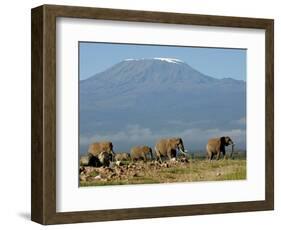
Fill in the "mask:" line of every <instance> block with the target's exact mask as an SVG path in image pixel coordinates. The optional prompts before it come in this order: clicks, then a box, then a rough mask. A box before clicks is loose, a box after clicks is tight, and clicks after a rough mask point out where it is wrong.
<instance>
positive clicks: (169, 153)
mask: <svg viewBox="0 0 281 230" xmlns="http://www.w3.org/2000/svg"><path fill="white" fill-rule="evenodd" d="M167 156H168V158H169V160H171V158H172V151H171V150H170V151H168V152H167Z"/></svg>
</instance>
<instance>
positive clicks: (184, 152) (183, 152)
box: [180, 149, 188, 156]
mask: <svg viewBox="0 0 281 230" xmlns="http://www.w3.org/2000/svg"><path fill="white" fill-rule="evenodd" d="M180 152H181V153H182V154H184V155H185V156H187V154H188V152H187V150H185V151H183V150H182V149H180Z"/></svg>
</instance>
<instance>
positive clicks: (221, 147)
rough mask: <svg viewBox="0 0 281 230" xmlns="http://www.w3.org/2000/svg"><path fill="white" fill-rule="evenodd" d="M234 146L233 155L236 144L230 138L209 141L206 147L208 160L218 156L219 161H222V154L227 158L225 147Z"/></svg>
mask: <svg viewBox="0 0 281 230" xmlns="http://www.w3.org/2000/svg"><path fill="white" fill-rule="evenodd" d="M229 145H232V153H231V156H232V154H233V148H234V142H233V141H232V140H231V138H230V137H228V136H224V137H220V138H212V139H209V140H208V143H207V145H206V151H207V159H209V160H210V161H211V160H212V159H213V157H214V156H215V155H216V156H217V160H219V159H220V154H221V153H222V154H223V156H224V158H225V146H229Z"/></svg>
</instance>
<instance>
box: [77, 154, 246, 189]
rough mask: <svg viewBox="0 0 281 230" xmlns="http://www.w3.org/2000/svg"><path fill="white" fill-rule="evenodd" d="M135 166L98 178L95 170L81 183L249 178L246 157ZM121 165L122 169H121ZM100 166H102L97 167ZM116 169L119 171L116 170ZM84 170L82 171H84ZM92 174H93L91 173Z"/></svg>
mask: <svg viewBox="0 0 281 230" xmlns="http://www.w3.org/2000/svg"><path fill="white" fill-rule="evenodd" d="M135 165H136V167H134V168H130V164H129V167H128V165H124V166H122V167H119V168H116V169H114V170H113V171H111V174H110V175H109V174H106V173H105V175H103V177H102V178H100V179H96V178H95V177H94V176H97V175H102V174H101V173H100V174H99V172H100V171H95V169H93V171H92V172H91V173H90V174H89V175H88V174H84V175H85V176H84V177H83V178H82V179H81V176H80V186H100V185H123V184H153V183H173V182H195V181H222V180H243V179H246V160H245V159H236V160H231V159H229V160H219V161H212V162H209V161H206V160H202V159H195V160H189V163H183V162H167V163H163V164H158V163H153V162H148V163H143V162H138V163H136V164H135ZM120 168H121V169H122V170H121V171H122V172H121V173H118V172H119V171H117V170H120ZM97 170H101V169H97ZM116 172H117V174H116ZM82 174H83V172H82ZM91 175H92V176H91Z"/></svg>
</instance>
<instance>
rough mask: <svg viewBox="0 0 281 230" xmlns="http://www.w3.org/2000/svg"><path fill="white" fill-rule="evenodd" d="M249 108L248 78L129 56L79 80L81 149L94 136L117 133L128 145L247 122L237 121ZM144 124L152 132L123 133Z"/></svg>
mask: <svg viewBox="0 0 281 230" xmlns="http://www.w3.org/2000/svg"><path fill="white" fill-rule="evenodd" d="M245 113H246V83H245V82H244V81H238V80H235V79H231V78H225V79H216V78H213V77H210V76H207V75H204V74H202V73H200V72H199V71H197V70H195V69H193V68H192V67H191V66H189V65H188V64H187V63H184V62H182V61H180V60H177V59H170V58H153V59H128V60H124V61H122V62H120V63H118V64H116V65H114V66H112V67H111V68H109V69H107V70H105V71H104V72H101V73H98V74H96V75H94V76H92V77H90V78H88V79H86V80H83V81H80V136H81V140H80V143H81V148H80V151H84V150H85V148H86V147H85V146H86V145H87V142H89V141H91V139H95V140H96V139H111V140H112V139H114V140H116V142H118V143H120V148H122V150H126V151H127V150H128V148H129V147H130V146H131V145H132V144H136V143H137V142H138V141H141V139H143V141H146V142H148V143H149V144H150V145H152V144H153V141H154V140H152V139H153V138H154V139H155V138H157V137H158V136H169V134H170V135H176V134H181V135H183V134H182V132H184V131H186V130H194V129H202V130H207V129H219V130H233V129H240V128H245V127H244V126H245V125H244V126H243V127H241V124H240V126H239V125H238V124H237V125H235V122H234V121H236V120H239V119H241V118H243V117H245ZM130 127H131V128H132V127H135V128H136V127H138V129H139V130H131V129H130ZM140 130H141V131H144V132H145V130H146V132H147V133H143V134H142V133H141V134H140V133H138V135H139V136H138V138H136V139H139V140H135V141H133V139H132V141H131V142H130V143H127V141H126V138H125V137H124V138H123V139H122V135H124V134H126V135H127V136H128V135H131V136H133V135H134V133H133V132H139V131H140ZM130 132H131V133H130ZM114 135H115V136H114ZM126 135H124V136H126ZM145 135H146V136H147V138H146V136H145ZM148 136H150V138H149V137H148ZM198 138H199V137H198ZM189 139H190V138H189ZM203 142H205V140H202V144H203ZM202 144H201V143H200V141H199V142H198V143H197V144H194V148H195V147H196V148H199V147H201V145H202ZM191 145H192V144H191Z"/></svg>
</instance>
